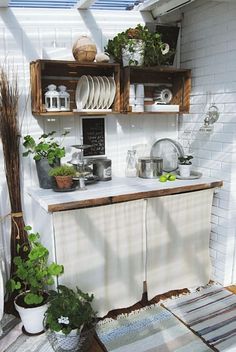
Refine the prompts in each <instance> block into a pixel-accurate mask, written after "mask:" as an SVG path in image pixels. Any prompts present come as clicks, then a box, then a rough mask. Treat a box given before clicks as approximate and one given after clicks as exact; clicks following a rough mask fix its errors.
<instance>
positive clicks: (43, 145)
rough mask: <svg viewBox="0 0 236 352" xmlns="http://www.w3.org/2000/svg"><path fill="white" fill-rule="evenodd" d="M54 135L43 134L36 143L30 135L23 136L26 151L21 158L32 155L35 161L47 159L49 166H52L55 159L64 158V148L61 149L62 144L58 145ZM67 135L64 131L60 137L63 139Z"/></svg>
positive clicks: (52, 133) (50, 133) (51, 133)
mask: <svg viewBox="0 0 236 352" xmlns="http://www.w3.org/2000/svg"><path fill="white" fill-rule="evenodd" d="M55 133H56V131H52V132H49V133H43V134H42V135H41V136H40V137H39V141H38V142H36V140H35V139H34V138H33V137H32V136H31V135H27V136H25V137H24V142H23V146H24V147H25V149H26V151H25V152H24V153H23V156H28V155H29V154H33V155H34V160H36V161H37V160H41V159H42V158H47V159H48V163H49V164H54V163H55V161H56V160H57V159H61V158H63V157H64V156H65V147H62V143H58V141H57V140H55V138H54V135H55ZM68 133H69V131H65V132H64V133H63V134H62V135H61V137H65V136H66V135H67V134H68Z"/></svg>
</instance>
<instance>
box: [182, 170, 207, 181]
mask: <svg viewBox="0 0 236 352" xmlns="http://www.w3.org/2000/svg"><path fill="white" fill-rule="evenodd" d="M200 177H202V173H201V172H198V171H191V172H190V176H188V177H183V176H180V174H179V171H177V172H176V178H178V179H179V180H195V179H197V178H200Z"/></svg>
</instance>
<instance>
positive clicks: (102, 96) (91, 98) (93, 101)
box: [75, 75, 116, 111]
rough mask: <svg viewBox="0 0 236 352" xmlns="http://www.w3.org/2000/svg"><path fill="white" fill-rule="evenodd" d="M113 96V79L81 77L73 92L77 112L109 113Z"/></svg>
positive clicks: (114, 86) (114, 88)
mask: <svg viewBox="0 0 236 352" xmlns="http://www.w3.org/2000/svg"><path fill="white" fill-rule="evenodd" d="M115 94H116V84H115V80H114V78H113V77H106V76H85V75H84V76H81V77H80V79H79V81H78V83H77V87H76V92H75V101H76V107H77V111H82V110H83V111H86V110H88V111H91V110H103V111H104V110H108V111H109V110H110V107H111V105H112V104H113V101H114V99H115Z"/></svg>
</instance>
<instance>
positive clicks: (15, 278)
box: [7, 226, 64, 334]
mask: <svg viewBox="0 0 236 352" xmlns="http://www.w3.org/2000/svg"><path fill="white" fill-rule="evenodd" d="M25 230H26V231H27V232H28V241H29V245H24V244H23V245H22V246H23V248H22V250H23V251H24V252H25V253H27V255H26V256H25V257H24V258H22V257H21V256H16V257H15V258H14V259H13V262H14V264H15V266H16V271H15V273H13V275H12V278H11V279H9V280H8V282H7V290H8V291H9V292H11V293H13V292H17V293H19V294H18V295H17V296H16V297H15V300H14V304H15V308H16V310H17V311H18V313H19V315H20V317H21V320H22V323H23V325H24V331H25V332H26V333H28V334H39V333H41V332H43V331H44V326H43V319H44V313H45V311H46V309H47V299H48V293H47V287H48V286H50V285H53V284H54V278H55V277H57V276H58V275H60V274H62V273H63V270H64V268H63V266H62V265H59V264H56V263H54V262H52V263H48V257H49V251H48V249H47V248H45V247H44V246H43V245H42V243H41V242H40V236H39V234H38V233H33V232H30V231H31V227H30V226H26V227H25ZM18 250H20V248H18Z"/></svg>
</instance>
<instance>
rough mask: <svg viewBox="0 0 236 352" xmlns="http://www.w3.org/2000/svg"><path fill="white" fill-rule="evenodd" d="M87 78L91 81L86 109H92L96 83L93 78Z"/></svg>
mask: <svg viewBox="0 0 236 352" xmlns="http://www.w3.org/2000/svg"><path fill="white" fill-rule="evenodd" d="M87 77H88V81H89V96H88V100H87V103H86V106H85V107H86V109H91V106H92V103H93V96H94V83H93V78H92V77H91V76H87Z"/></svg>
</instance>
